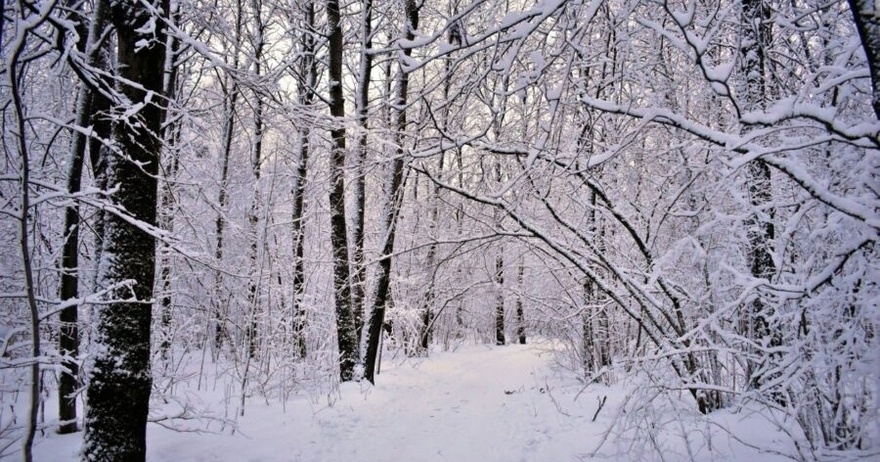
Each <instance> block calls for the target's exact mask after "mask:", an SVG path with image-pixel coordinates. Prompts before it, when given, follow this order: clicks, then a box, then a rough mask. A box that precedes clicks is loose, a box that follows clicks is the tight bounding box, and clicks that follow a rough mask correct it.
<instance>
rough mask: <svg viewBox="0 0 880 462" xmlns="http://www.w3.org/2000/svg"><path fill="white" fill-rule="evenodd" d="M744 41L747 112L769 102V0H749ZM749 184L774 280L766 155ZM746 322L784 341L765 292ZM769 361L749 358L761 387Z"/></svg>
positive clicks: (754, 239) (766, 270)
mask: <svg viewBox="0 0 880 462" xmlns="http://www.w3.org/2000/svg"><path fill="white" fill-rule="evenodd" d="M742 15H743V28H742V38H741V41H742V46H741V48H740V58H741V60H742V62H741V67H742V69H741V71H742V75H743V77H742V78H743V80H744V82H743V85H742V88H743V91H742V98H741V101H742V109H743V110H744V111H760V110H764V109H765V108H766V107H767V100H768V97H769V96H770V92H769V90H768V88H767V85H768V83H767V80H766V78H765V77H766V71H767V62H766V61H767V59H766V49H767V47H768V46H769V44H770V37H771V30H770V24H769V19H770V7H769V6H768V5H767V4H766V3H765V2H764V0H743V2H742ZM746 168H747V172H746V178H747V188H748V196H749V202H750V204H751V206H752V208H753V210H754V211H753V216H752V217H751V218H750V219H749V220H747V222H746V226H747V236H748V249H749V250H748V255H749V267H750V268H749V269H750V271H751V274H752V276H753V277H755V278H759V279H764V280H766V281H769V280H770V279H771V278H772V277H773V275H774V274H775V272H776V265H775V264H774V262H773V256H772V252H771V245H772V243H773V239H774V236H775V230H774V226H773V215H774V214H773V211H772V209H771V208H770V205H771V202H772V199H773V185H772V179H771V175H770V167H769V166H768V165H767V164H766V163H764V162H763V161H761V160H760V159H757V160H754V161H752V162H750V163H749V164H748V165H747V167H746ZM744 316H745V319H743V323H744V324H745V325H746V326H747V327H746V331H747V333H748V334H747V335H749V336H750V338H752V339H754V340H756V341H757V342H758V343H761V342H766V344H767V345H768V346H778V344H779V342H780V339H779V334H778V333H777V332H775V329H774V328H771V325H770V317H771V316H772V308H771V307H769V306H767V304H766V303H765V301H764V300H763V298H762V297H761V295H760V294H756V296H755V298H754V300H753V301H752V302H751V303H750V305H749V307H748V309H747V310H746V312H745V313H744ZM765 362H766V358H765V359H764V360H761V361H759V362H758V363H754V362H751V361H750V362H749V371H747V373H748V375H749V381H750V383H751V384H752V386H754V387H755V388H761V387H762V382H763V377H762V376H763V374H764V372H763V371H762V370H761V369H762V368H764V365H763V363H765Z"/></svg>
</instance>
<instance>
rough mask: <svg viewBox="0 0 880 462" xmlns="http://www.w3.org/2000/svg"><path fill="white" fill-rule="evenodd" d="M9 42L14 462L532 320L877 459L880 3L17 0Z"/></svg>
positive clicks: (8, 340)
mask: <svg viewBox="0 0 880 462" xmlns="http://www.w3.org/2000/svg"><path fill="white" fill-rule="evenodd" d="M0 56H2V63H0V64H2V68H0V110H2V115H0V136H2V150H3V156H2V158H0V235H2V236H3V239H0V403H2V406H3V407H2V409H0V458H4V457H6V456H9V457H16V458H20V459H21V460H24V461H26V462H30V461H32V460H34V455H33V451H32V447H33V444H34V440H35V438H37V439H38V438H40V437H41V436H40V435H41V434H44V433H46V432H58V433H61V434H67V433H76V432H81V434H82V439H83V446H82V452H81V454H82V455H81V457H82V460H84V461H139V460H141V461H142V460H145V458H146V457H147V449H146V444H145V438H146V428H147V426H148V424H150V425H152V424H161V425H166V426H174V425H175V422H178V421H189V420H199V419H209V417H206V416H204V415H201V414H200V413H199V411H198V408H197V406H193V405H191V403H189V402H188V401H187V400H188V398H187V397H186V396H185V395H183V394H179V393H176V390H178V389H179V387H181V386H182V384H187V385H188V386H196V387H197V388H201V387H202V384H203V381H206V380H208V377H209V376H210V377H211V380H212V381H214V382H220V383H223V384H224V385H223V387H224V389H225V390H226V394H227V398H228V399H227V406H228V407H229V409H231V411H230V414H232V415H235V414H241V413H243V412H244V410H245V407H246V403H247V402H248V401H251V400H260V401H266V402H270V403H271V402H276V403H280V402H283V401H284V400H286V399H288V398H289V397H291V396H295V395H297V394H301V393H307V392H308V391H309V390H324V389H326V388H328V387H329V388H333V387H339V386H342V385H344V384H345V383H346V382H358V381H367V382H371V383H381V381H382V375H379V374H378V373H379V371H380V368H381V361H382V358H383V355H385V356H386V357H388V356H389V355H394V356H395V357H397V355H400V356H405V357H413V358H419V357H421V358H424V357H427V356H430V355H431V354H433V352H438V351H454V350H456V349H457V348H459V347H461V346H463V345H473V344H491V345H496V346H498V347H499V348H501V347H502V346H505V345H507V344H511V343H523V344H524V343H526V342H529V341H532V340H533V339H544V340H552V341H554V342H558V344H559V345H561V347H560V348H559V349H558V350H557V353H556V354H557V355H558V358H557V361H558V362H559V363H560V364H562V365H564V367H565V368H566V370H568V371H569V373H570V374H571V375H572V376H573V377H576V378H577V379H578V380H580V381H581V382H582V383H583V384H585V385H588V384H593V383H595V384H602V385H605V386H610V387H614V386H616V385H617V384H620V383H623V382H627V383H630V384H632V383H637V384H638V386H635V387H634V388H632V391H631V392H630V393H631V396H630V399H629V400H628V401H627V404H626V406H630V407H629V408H626V409H622V410H620V411H619V412H626V411H627V410H628V409H629V411H630V412H637V411H638V409H639V406H641V405H642V404H644V403H648V402H650V401H651V400H654V399H657V398H658V396H665V395H667V394H671V393H675V394H681V395H682V397H683V398H682V399H683V400H684V402H686V403H687V406H688V407H689V408H690V410H691V411H693V412H695V413H698V414H701V415H712V414H713V413H718V412H722V411H723V412H727V411H730V410H732V409H742V408H744V407H748V408H749V409H752V410H757V411H756V412H759V413H764V414H766V415H772V416H775V417H774V419H776V421H778V422H782V423H780V424H779V426H780V428H784V429H785V430H786V433H787V435H788V438H790V440H791V443H792V445H793V448H794V449H793V450H792V451H790V452H789V453H787V454H786V456H787V457H790V458H791V459H794V460H804V461H806V460H832V459H834V460H837V459H841V458H846V459H853V460H855V459H862V458H863V459H869V458H873V457H878V455H880V436H878V435H880V403H878V398H880V353H878V352H880V338H878V337H877V333H878V328H880V306H878V304H880V286H878V284H880V265H878V263H877V262H878V257H880V249H878V247H877V241H878V238H880V3H875V1H874V0H849V1H842V0H669V1H667V0H608V1H603V0H445V1H425V0H388V1H380V0H350V1H340V0H321V1H317V2H312V1H310V0H286V1H279V0H2V15H0ZM193 384H195V385H193ZM640 403H641V404H640ZM160 410H161V411H160ZM594 420H595V418H594ZM633 425H649V423H647V422H645V421H642V423H640V424H633Z"/></svg>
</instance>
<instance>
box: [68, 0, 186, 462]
mask: <svg viewBox="0 0 880 462" xmlns="http://www.w3.org/2000/svg"><path fill="white" fill-rule="evenodd" d="M154 8H155V11H162V12H167V11H168V1H167V0H164V1H158V2H155V3H153V4H152V5H149V6H147V5H144V4H139V3H135V4H129V3H125V4H119V3H115V4H111V18H112V21H113V24H114V25H115V27H116V33H117V39H118V43H117V47H118V50H117V57H118V65H119V75H120V77H121V78H122V79H124V80H123V81H130V82H133V83H135V84H136V85H138V86H139V87H135V86H132V85H126V84H120V86H121V90H122V93H123V94H124V95H125V97H126V99H127V100H128V102H127V104H137V103H146V104H145V105H144V107H143V108H142V109H141V110H140V111H139V113H138V114H137V115H136V117H137V121H136V123H135V121H134V120H128V121H122V120H120V121H119V122H118V124H117V125H116V127H115V128H114V131H115V133H114V138H115V141H116V143H117V146H118V148H119V150H120V151H121V152H120V153H119V154H121V155H115V156H113V157H111V158H110V159H109V162H108V182H109V183H110V184H113V185H114V187H116V188H117V189H116V190H115V191H114V193H113V194H112V196H111V200H112V201H113V203H114V204H115V205H116V206H118V207H120V208H121V209H124V210H126V211H127V212H128V213H129V214H130V215H131V216H132V217H133V218H135V219H137V220H139V221H141V222H144V223H146V224H150V225H154V224H155V223H156V199H157V181H156V176H157V174H158V173H159V158H160V152H161V147H162V146H161V140H160V136H161V123H162V120H163V112H164V111H163V108H162V104H163V100H162V98H161V95H162V90H163V86H162V81H163V70H164V64H165V46H164V44H165V40H164V34H165V30H164V22H163V21H162V20H161V19H156V18H154V17H152V13H151V10H152V9H154ZM150 22H153V23H154V24H155V29H153V30H150V28H149V27H146V24H148V23H150ZM157 38H158V40H156V39H157ZM143 42H147V43H149V45H148V46H142V43H143ZM148 92H149V93H148ZM148 98H149V99H148ZM123 155H124V157H123ZM129 159H130V160H129ZM104 232H105V235H104V250H103V255H102V261H101V265H100V267H99V279H98V282H99V285H100V288H102V289H111V288H114V287H118V286H120V285H126V286H125V287H118V288H116V289H113V290H111V291H110V293H109V294H108V295H107V304H105V305H102V306H100V308H99V309H97V310H96V311H97V333H96V338H95V344H96V346H97V348H96V349H95V355H94V367H93V368H92V370H91V375H90V381H89V388H88V400H89V408H88V411H87V413H86V426H85V435H84V446H83V453H82V454H83V459H84V460H86V461H142V460H145V457H146V425H147V413H148V405H149V399H150V387H151V385H152V377H151V374H150V324H151V320H152V317H151V316H152V313H151V311H152V302H151V300H152V297H153V278H154V276H155V252H156V245H155V239H154V238H153V237H152V236H151V235H149V234H147V233H145V232H144V231H142V230H140V229H138V228H136V227H134V226H132V225H131V224H129V223H128V222H127V221H125V220H123V219H122V218H120V217H118V216H116V215H113V214H107V216H106V220H105V230H104ZM125 281H132V284H131V285H130V286H128V285H127V284H126V283H125Z"/></svg>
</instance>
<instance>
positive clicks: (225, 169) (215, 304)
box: [211, 0, 244, 354]
mask: <svg viewBox="0 0 880 462" xmlns="http://www.w3.org/2000/svg"><path fill="white" fill-rule="evenodd" d="M243 15H244V7H243V5H242V0H237V1H236V10H235V31H234V36H233V37H232V46H231V48H232V50H229V54H231V55H232V62H231V63H230V68H231V69H238V66H239V53H240V48H241V29H242V21H243V18H242V16H243ZM223 90H224V95H223V97H224V98H223V132H222V134H221V136H222V137H223V139H222V146H221V153H220V191H219V192H218V193H217V209H218V213H217V220H216V221H215V223H214V230H215V232H214V234H215V236H216V242H215V247H214V261H215V262H216V264H217V265H221V264H222V263H223V252H224V248H223V245H224V239H225V233H226V204H227V202H228V201H229V196H228V191H227V187H228V182H229V158H230V156H231V155H232V138H233V133H234V131H235V116H236V114H235V112H236V108H237V104H238V96H239V88H238V82H237V81H236V79H235V77H232V76H230V75H229V73H227V74H226V78H225V81H224V84H223ZM214 297H215V298H214V300H213V301H212V307H211V309H212V311H213V313H212V317H213V318H214V319H213V323H214V332H213V340H214V351H215V354H217V353H218V352H219V350H220V347H221V346H222V344H223V339H224V338H225V336H226V316H227V310H228V306H227V304H228V303H229V300H228V297H227V296H226V291H225V288H224V287H223V273H222V272H220V271H216V272H215V273H214Z"/></svg>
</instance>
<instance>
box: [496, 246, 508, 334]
mask: <svg viewBox="0 0 880 462" xmlns="http://www.w3.org/2000/svg"><path fill="white" fill-rule="evenodd" d="M501 255H502V251H501V250H500V249H499V252H498V255H496V256H495V344H496V345H504V344H505V343H506V341H505V338H504V257H502V256H501Z"/></svg>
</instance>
